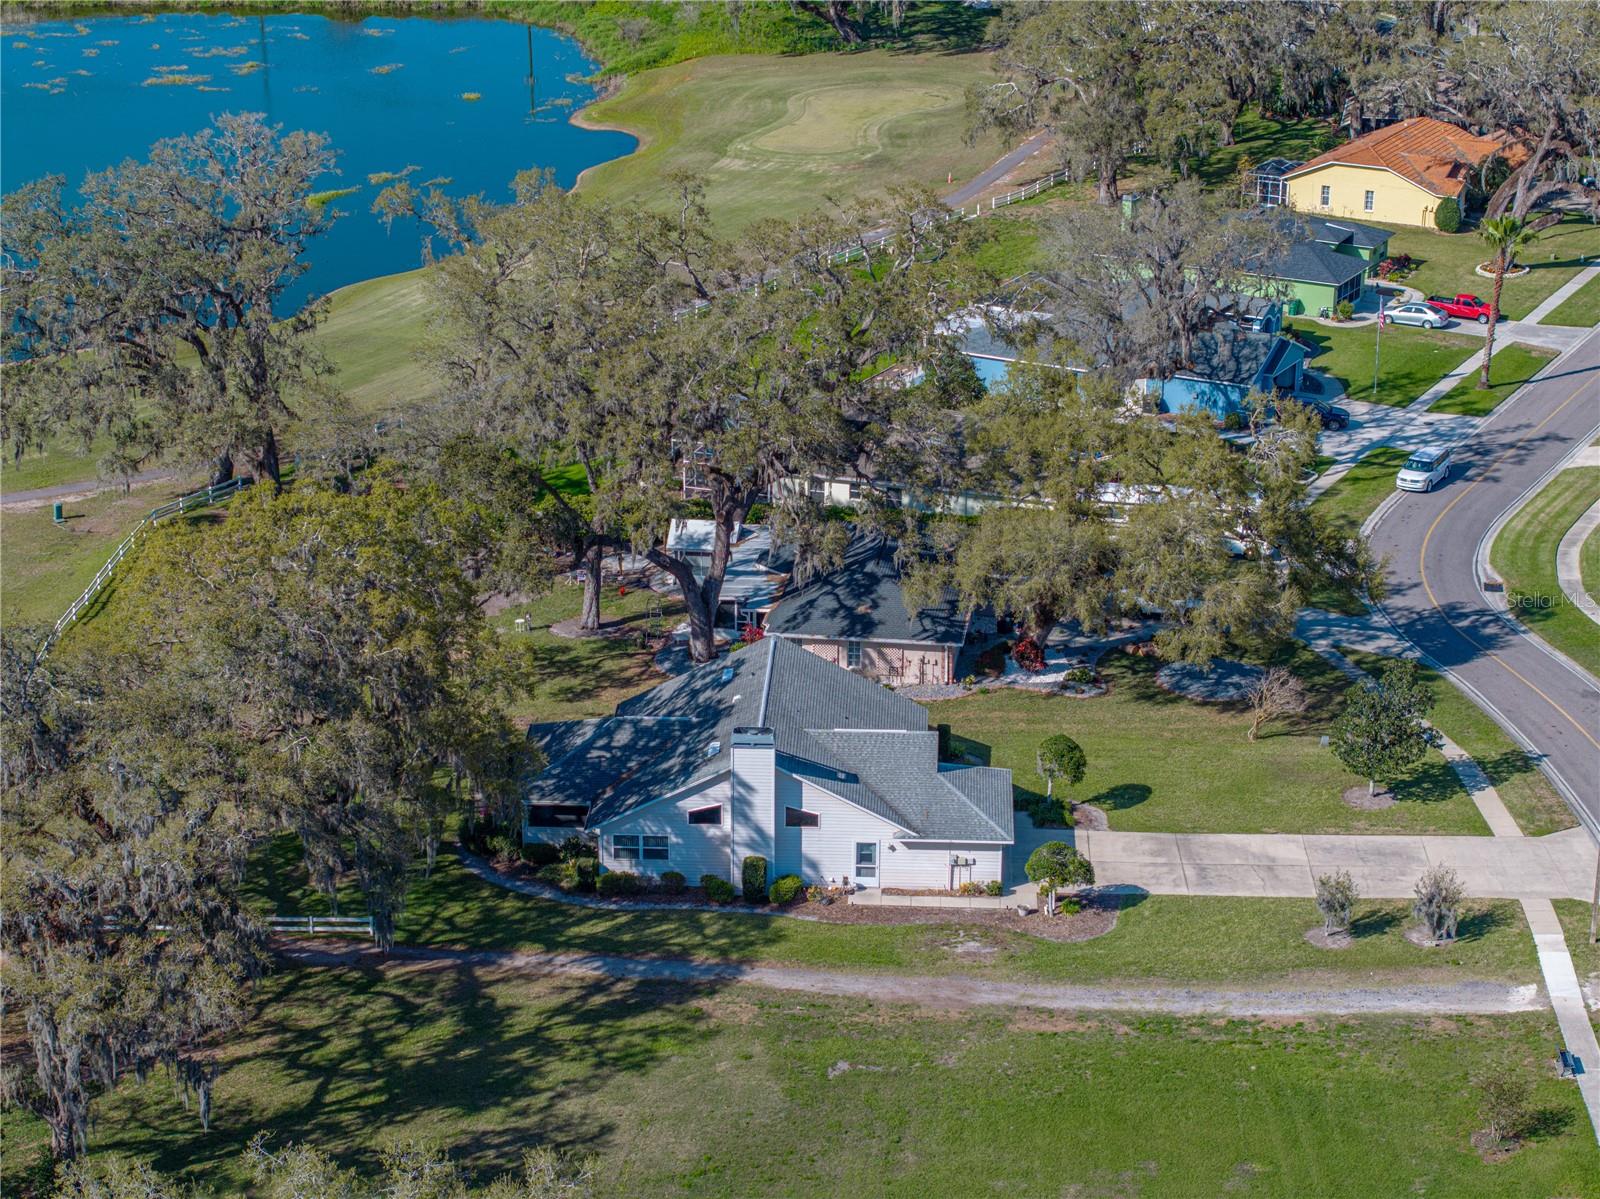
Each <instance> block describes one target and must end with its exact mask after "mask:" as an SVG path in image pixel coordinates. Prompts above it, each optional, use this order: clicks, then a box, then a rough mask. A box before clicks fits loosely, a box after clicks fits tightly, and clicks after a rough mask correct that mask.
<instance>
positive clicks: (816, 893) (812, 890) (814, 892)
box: [806, 883, 829, 903]
mask: <svg viewBox="0 0 1600 1199" xmlns="http://www.w3.org/2000/svg"><path fill="white" fill-rule="evenodd" d="M827 898H829V896H828V888H826V887H824V886H823V885H822V884H821V883H812V884H811V885H810V886H809V887H807V888H806V900H807V902H809V903H821V902H822V901H823V900H825V899H827Z"/></svg>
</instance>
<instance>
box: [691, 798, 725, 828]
mask: <svg viewBox="0 0 1600 1199" xmlns="http://www.w3.org/2000/svg"><path fill="white" fill-rule="evenodd" d="M689 823H690V824H721V823H722V805H721V804H719V803H714V804H712V805H711V806H710V807H707V808H690V809H689Z"/></svg>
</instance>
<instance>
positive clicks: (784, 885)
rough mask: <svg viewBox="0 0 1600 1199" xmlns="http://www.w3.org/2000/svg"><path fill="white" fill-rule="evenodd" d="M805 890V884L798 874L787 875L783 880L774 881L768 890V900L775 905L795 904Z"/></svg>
mask: <svg viewBox="0 0 1600 1199" xmlns="http://www.w3.org/2000/svg"><path fill="white" fill-rule="evenodd" d="M804 889H805V884H804V883H803V882H801V881H800V876H799V875H798V874H785V875H784V876H783V877H782V878H776V879H773V880H772V886H771V887H769V888H768V889H767V898H768V899H769V900H771V901H772V902H773V903H793V902H794V901H795V899H796V898H798V897H799V895H800V892H801V891H802V890H804Z"/></svg>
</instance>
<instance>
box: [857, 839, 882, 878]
mask: <svg viewBox="0 0 1600 1199" xmlns="http://www.w3.org/2000/svg"><path fill="white" fill-rule="evenodd" d="M852 877H853V878H854V879H855V884H856V886H858V887H876V886H877V885H878V843H877V842H876V841H857V842H856V872H855V874H854V875H853V876H852Z"/></svg>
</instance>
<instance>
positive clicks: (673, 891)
mask: <svg viewBox="0 0 1600 1199" xmlns="http://www.w3.org/2000/svg"><path fill="white" fill-rule="evenodd" d="M688 885H689V880H688V879H686V878H684V877H683V875H682V874H681V873H679V872H678V871H676V870H663V871H662V872H661V889H662V890H663V891H665V892H666V893H667V894H668V895H682V894H683V889H684V888H685V887H686V886H688Z"/></svg>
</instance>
